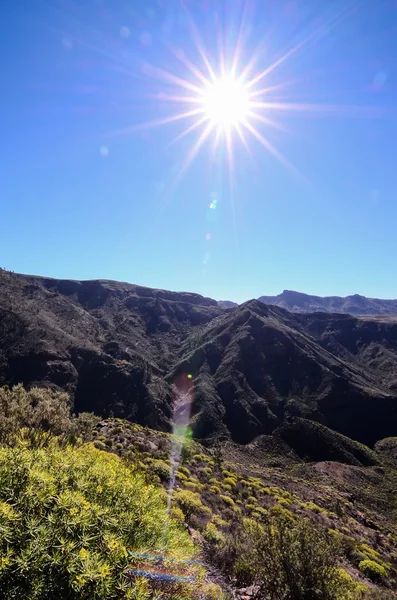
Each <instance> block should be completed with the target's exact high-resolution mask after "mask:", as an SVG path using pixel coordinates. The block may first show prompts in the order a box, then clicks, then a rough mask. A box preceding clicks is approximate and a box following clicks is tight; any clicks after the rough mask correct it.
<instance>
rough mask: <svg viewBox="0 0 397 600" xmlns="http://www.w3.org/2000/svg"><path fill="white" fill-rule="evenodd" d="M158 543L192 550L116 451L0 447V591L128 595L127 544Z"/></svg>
mask: <svg viewBox="0 0 397 600" xmlns="http://www.w3.org/2000/svg"><path fill="white" fill-rule="evenodd" d="M164 547H165V548H166V550H167V551H169V552H172V553H176V554H177V555H179V556H191V553H192V550H193V547H192V544H191V541H190V540H189V537H188V535H187V534H186V533H185V532H184V531H183V530H182V529H181V528H180V526H177V525H176V524H175V522H174V521H171V522H170V523H169V522H168V519H167V515H166V511H165V504H164V500H163V494H162V493H160V491H159V490H158V489H156V488H155V487H154V486H152V485H148V484H147V483H146V482H145V479H144V477H143V476H141V475H140V474H138V473H137V472H134V471H133V470H131V468H129V467H128V466H127V465H126V464H125V463H124V462H123V461H122V460H121V459H120V458H119V457H118V456H116V455H114V454H110V453H106V452H101V451H99V450H97V449H96V448H94V446H93V445H90V444H88V445H84V446H81V447H79V448H73V447H70V446H66V447H62V448H60V447H59V445H58V444H57V443H56V442H52V443H50V445H49V446H48V447H46V448H45V449H42V448H39V449H31V448H29V447H28V446H27V445H26V444H23V443H19V444H18V445H17V446H15V447H13V448H10V447H0V555H1V558H2V561H1V570H0V589H1V595H2V597H3V598H26V599H28V598H29V599H33V598H35V599H36V598H37V599H44V598H71V599H72V598H73V599H78V598H90V599H93V600H107V599H110V598H112V599H113V598H120V599H121V598H135V597H137V596H136V593H137V590H138V588H137V585H138V584H135V583H131V582H128V581H127V579H126V578H125V577H124V572H125V570H126V568H127V567H128V565H129V559H128V555H127V550H128V549H134V550H142V551H145V549H150V550H151V551H153V550H155V549H156V548H157V549H160V548H164ZM142 598H143V597H142Z"/></svg>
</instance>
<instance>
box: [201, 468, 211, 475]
mask: <svg viewBox="0 0 397 600" xmlns="http://www.w3.org/2000/svg"><path fill="white" fill-rule="evenodd" d="M201 470H202V471H204V473H207V475H211V473H212V468H211V467H203V468H202V469H201Z"/></svg>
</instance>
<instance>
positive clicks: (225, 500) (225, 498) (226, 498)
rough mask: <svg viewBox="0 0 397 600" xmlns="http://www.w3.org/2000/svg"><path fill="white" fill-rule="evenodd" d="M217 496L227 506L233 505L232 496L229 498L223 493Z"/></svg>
mask: <svg viewBox="0 0 397 600" xmlns="http://www.w3.org/2000/svg"><path fill="white" fill-rule="evenodd" d="M219 498H220V499H221V500H223V501H224V502H225V503H226V504H228V505H229V506H234V500H233V498H231V497H230V496H224V495H223V494H221V495H220V496H219Z"/></svg>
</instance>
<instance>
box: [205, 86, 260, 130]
mask: <svg viewBox="0 0 397 600" xmlns="http://www.w3.org/2000/svg"><path fill="white" fill-rule="evenodd" d="M200 101H201V103H202V108H203V113H204V116H205V117H206V118H207V120H208V121H209V122H210V123H211V124H212V125H213V126H214V127H216V128H218V129H220V130H221V131H229V130H230V129H232V128H236V127H237V126H238V125H240V124H244V123H245V122H246V121H247V119H248V116H249V112H250V95H249V93H248V90H247V89H246V86H245V85H244V84H243V83H242V82H241V81H239V80H238V79H235V78H234V77H233V76H232V75H227V76H223V77H221V78H220V79H217V80H216V81H213V82H211V83H210V84H209V85H208V86H207V87H206V88H205V90H204V91H203V95H202V98H200Z"/></svg>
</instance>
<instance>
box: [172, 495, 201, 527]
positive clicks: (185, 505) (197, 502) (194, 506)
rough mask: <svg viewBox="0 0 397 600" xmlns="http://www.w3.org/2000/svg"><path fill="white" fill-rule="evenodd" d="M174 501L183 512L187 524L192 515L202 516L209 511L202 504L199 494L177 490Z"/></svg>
mask: <svg viewBox="0 0 397 600" xmlns="http://www.w3.org/2000/svg"><path fill="white" fill-rule="evenodd" d="M174 500H175V502H176V503H177V505H178V506H179V507H180V508H181V510H182V511H183V514H184V515H185V518H186V521H187V522H189V521H190V518H191V517H192V515H200V514H201V515H202V514H205V513H208V511H209V508H208V507H207V506H205V505H204V504H203V503H202V501H201V497H200V494H197V493H196V492H192V491H190V490H177V491H176V492H175V494H174Z"/></svg>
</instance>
